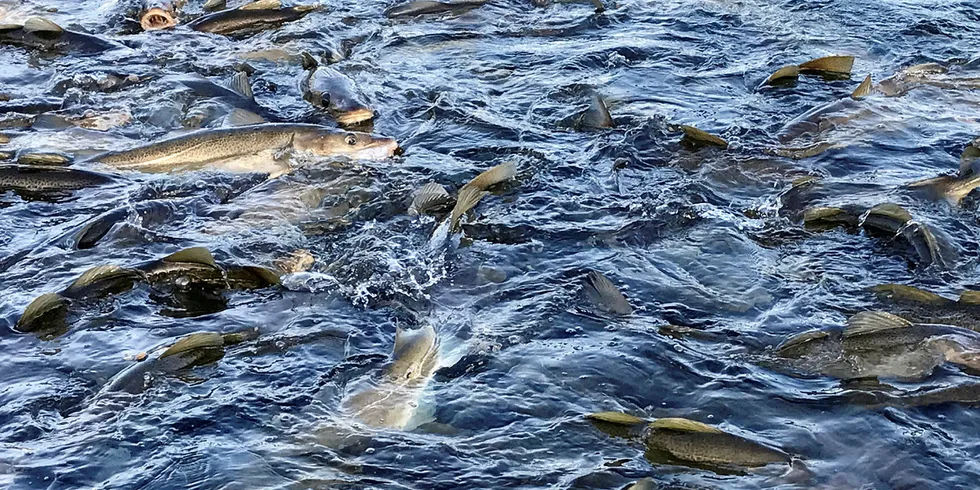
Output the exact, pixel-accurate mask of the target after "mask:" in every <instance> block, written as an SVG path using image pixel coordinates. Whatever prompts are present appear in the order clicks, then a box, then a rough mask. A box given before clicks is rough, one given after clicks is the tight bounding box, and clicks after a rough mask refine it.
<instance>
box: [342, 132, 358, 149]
mask: <svg viewBox="0 0 980 490" xmlns="http://www.w3.org/2000/svg"><path fill="white" fill-rule="evenodd" d="M344 141H345V142H347V144H348V145H351V146H354V145H356V144H357V136H354V135H353V134H348V135H347V136H346V137H344Z"/></svg>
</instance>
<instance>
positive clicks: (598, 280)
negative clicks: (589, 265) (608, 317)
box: [585, 271, 633, 315]
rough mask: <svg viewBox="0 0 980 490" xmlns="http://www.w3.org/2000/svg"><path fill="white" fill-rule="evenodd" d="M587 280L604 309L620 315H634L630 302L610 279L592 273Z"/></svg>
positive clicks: (594, 272) (596, 272) (598, 273)
mask: <svg viewBox="0 0 980 490" xmlns="http://www.w3.org/2000/svg"><path fill="white" fill-rule="evenodd" d="M585 279H586V281H587V282H588V284H589V286H591V287H592V289H593V290H594V291H595V293H596V294H597V295H598V297H599V298H598V299H599V301H600V302H601V303H602V305H603V306H604V307H606V308H608V309H609V310H611V311H612V312H614V313H618V314H620V315H629V314H630V313H633V307H632V306H630V304H629V301H627V300H626V297H625V296H623V293H622V292H620V290H619V288H617V287H616V285H615V284H613V283H612V281H610V280H609V278H608V277H606V276H604V275H602V273H600V272H598V271H590V272H589V274H588V275H587V276H586V278H585Z"/></svg>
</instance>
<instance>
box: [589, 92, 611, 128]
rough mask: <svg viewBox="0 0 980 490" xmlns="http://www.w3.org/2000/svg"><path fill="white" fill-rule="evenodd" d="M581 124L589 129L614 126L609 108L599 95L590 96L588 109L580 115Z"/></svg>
mask: <svg viewBox="0 0 980 490" xmlns="http://www.w3.org/2000/svg"><path fill="white" fill-rule="evenodd" d="M581 124H582V125H583V126H586V127H590V128H611V127H613V126H614V125H615V123H613V119H612V115H611V114H609V107H608V106H607V105H606V102H605V101H604V100H602V96H601V95H599V94H592V98H591V99H589V108H588V109H586V110H585V112H584V113H582V119H581Z"/></svg>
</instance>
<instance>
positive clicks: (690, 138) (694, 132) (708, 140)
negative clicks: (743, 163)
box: [680, 125, 728, 148]
mask: <svg viewBox="0 0 980 490" xmlns="http://www.w3.org/2000/svg"><path fill="white" fill-rule="evenodd" d="M680 129H681V131H683V132H684V138H683V139H682V141H683V142H684V143H687V144H688V145H690V146H692V147H695V148H697V147H701V146H717V147H719V148H728V142H727V141H725V140H723V139H721V138H719V137H717V136H715V135H713V134H710V133H708V132H706V131H702V130H700V129H698V128H695V127H694V126H686V125H681V126H680Z"/></svg>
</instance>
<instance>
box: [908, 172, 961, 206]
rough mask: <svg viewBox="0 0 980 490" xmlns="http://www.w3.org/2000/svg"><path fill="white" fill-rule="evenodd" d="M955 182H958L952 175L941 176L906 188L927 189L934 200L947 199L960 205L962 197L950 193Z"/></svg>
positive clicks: (916, 182)
mask: <svg viewBox="0 0 980 490" xmlns="http://www.w3.org/2000/svg"><path fill="white" fill-rule="evenodd" d="M954 182H956V177H953V176H952V175H940V176H939V177H932V178H929V179H923V180H917V181H915V182H911V183H909V184H906V187H908V188H910V189H925V190H926V191H927V193H928V194H929V195H930V196H931V197H933V198H934V199H939V198H944V197H945V198H946V199H948V200H949V201H950V202H951V203H952V204H959V201H960V199H962V196H960V197H957V196H953V195H951V194H950V193H949V190H950V188H951V187H952V185H953V183H954Z"/></svg>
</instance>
